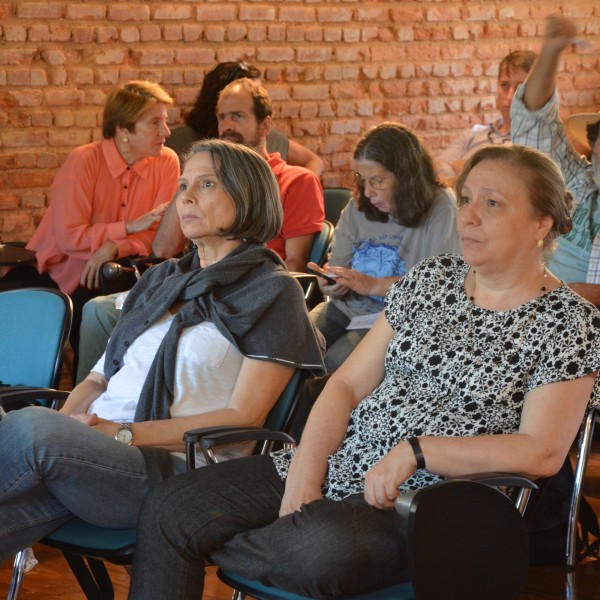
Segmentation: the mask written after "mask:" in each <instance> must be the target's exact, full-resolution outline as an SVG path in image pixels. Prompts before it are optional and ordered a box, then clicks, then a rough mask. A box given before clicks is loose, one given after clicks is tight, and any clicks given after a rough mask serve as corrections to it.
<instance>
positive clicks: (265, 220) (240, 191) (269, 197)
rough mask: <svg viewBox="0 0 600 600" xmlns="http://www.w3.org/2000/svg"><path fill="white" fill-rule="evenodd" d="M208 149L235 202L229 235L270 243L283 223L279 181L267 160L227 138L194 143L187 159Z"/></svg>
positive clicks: (230, 236) (217, 174)
mask: <svg viewBox="0 0 600 600" xmlns="http://www.w3.org/2000/svg"><path fill="white" fill-rule="evenodd" d="M199 152H208V153H209V154H210V157H211V161H212V165H213V168H214V170H215V175H216V176H217V179H218V180H219V183H220V184H221V186H222V187H223V190H224V191H225V193H226V194H227V195H228V196H229V197H230V198H231V200H232V201H233V203H234V205H235V218H234V220H233V223H232V225H231V227H229V228H228V229H226V230H224V231H223V235H224V236H225V237H229V238H232V239H238V240H246V241H247V242H255V243H266V242H270V241H271V240H272V239H273V238H275V237H276V236H277V234H278V233H279V231H280V230H281V226H282V223H283V209H282V205H281V200H280V196H279V185H278V184H277V180H276V179H275V176H274V175H273V171H272V170H271V167H270V166H269V165H268V164H267V161H266V160H265V159H264V158H263V157H262V156H260V154H258V153H256V152H255V151H254V150H251V149H250V148H247V147H246V146H242V145H241V144H235V143H233V142H228V141H226V140H218V139H210V140H201V141H199V142H196V143H195V144H193V146H192V147H191V148H190V150H189V152H188V154H187V156H186V158H185V160H186V161H187V160H189V159H190V158H191V157H192V156H193V155H194V154H198V153H199Z"/></svg>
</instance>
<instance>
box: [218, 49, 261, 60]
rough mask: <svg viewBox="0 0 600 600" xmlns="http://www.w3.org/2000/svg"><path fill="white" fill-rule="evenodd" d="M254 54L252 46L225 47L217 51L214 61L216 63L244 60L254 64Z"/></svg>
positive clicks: (254, 50)
mask: <svg viewBox="0 0 600 600" xmlns="http://www.w3.org/2000/svg"><path fill="white" fill-rule="evenodd" d="M255 54H256V49H255V48H254V46H227V47H226V48H219V49H218V50H217V52H216V60H217V62H226V61H237V60H245V61H247V62H251V63H252V62H255V58H254V55H255Z"/></svg>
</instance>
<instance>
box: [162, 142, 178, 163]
mask: <svg viewBox="0 0 600 600" xmlns="http://www.w3.org/2000/svg"><path fill="white" fill-rule="evenodd" d="M160 158H161V159H162V160H163V161H168V162H170V163H177V165H178V166H179V157H178V156H177V152H175V150H173V149H172V148H169V147H167V146H163V147H162V149H161V151H160Z"/></svg>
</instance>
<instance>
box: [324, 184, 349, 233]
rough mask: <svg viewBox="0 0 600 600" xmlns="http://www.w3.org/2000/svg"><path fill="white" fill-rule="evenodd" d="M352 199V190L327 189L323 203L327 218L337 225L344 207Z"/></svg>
mask: <svg viewBox="0 0 600 600" xmlns="http://www.w3.org/2000/svg"><path fill="white" fill-rule="evenodd" d="M350 198H352V190H348V189H346V188H325V189H323V202H324V205H325V218H326V219H327V220H328V221H330V222H331V223H333V225H334V226H335V225H337V222H338V220H339V218H340V214H341V212H342V210H344V207H345V206H346V204H348V202H349V201H350Z"/></svg>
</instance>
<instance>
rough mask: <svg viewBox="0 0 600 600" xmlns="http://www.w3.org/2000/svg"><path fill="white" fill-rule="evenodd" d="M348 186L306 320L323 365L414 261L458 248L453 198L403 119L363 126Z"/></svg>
mask: <svg viewBox="0 0 600 600" xmlns="http://www.w3.org/2000/svg"><path fill="white" fill-rule="evenodd" d="M354 161H355V164H354V166H355V169H356V185H355V189H354V201H351V202H349V203H348V205H347V206H346V208H345V209H344V211H343V212H342V214H341V216H340V220H339V222H338V224H337V226H336V228H335V234H334V240H333V245H332V250H331V256H330V258H329V263H328V265H327V266H326V272H327V273H329V274H330V275H332V276H333V277H334V278H335V283H334V284H329V283H327V281H326V280H325V279H323V278H319V286H320V288H321V290H322V292H323V294H324V295H326V296H329V298H330V300H329V302H323V303H322V304H319V305H318V306H316V307H315V308H314V309H313V310H312V311H311V313H310V316H311V319H312V320H313V322H314V323H315V325H316V326H317V328H318V329H319V330H320V331H321V333H322V334H323V335H324V336H325V339H326V342H327V353H326V355H325V366H326V367H327V370H328V372H332V371H334V370H335V369H337V368H338V367H339V366H340V365H341V364H342V362H344V360H346V358H347V357H348V356H349V355H350V353H351V352H352V350H354V348H355V347H356V346H357V345H358V343H359V342H360V340H361V339H362V338H363V337H364V336H365V335H366V334H367V332H368V329H367V328H366V326H365V325H363V326H362V328H359V329H350V330H348V329H347V327H348V325H349V324H350V322H351V320H352V319H353V318H355V317H360V316H363V315H369V314H374V313H378V312H381V311H382V310H383V301H384V296H385V295H386V293H387V291H388V290H389V288H390V286H391V285H392V283H394V282H395V281H398V279H400V278H401V277H403V276H404V275H405V274H406V272H407V271H408V270H409V269H410V268H411V267H413V266H414V265H415V264H417V263H418V262H419V261H420V260H422V259H424V258H427V257H428V256H434V255H436V254H442V253H445V252H456V251H458V248H459V246H458V236H457V233H456V202H455V198H454V195H453V193H452V192H451V190H449V189H448V188H447V187H445V186H444V185H441V184H440V183H438V181H437V179H436V174H435V170H434V167H433V164H432V160H431V157H430V156H429V153H428V151H427V149H426V148H425V147H424V146H423V144H422V143H421V142H420V141H419V139H418V138H417V136H415V134H414V133H413V132H412V131H410V129H408V128H407V127H405V126H404V125H400V124H398V123H383V124H381V125H379V126H377V127H375V128H373V129H371V130H370V131H369V132H368V133H367V134H366V135H365V136H363V138H362V139H361V140H360V141H359V142H358V145H357V146H356V150H355V151H354Z"/></svg>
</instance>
